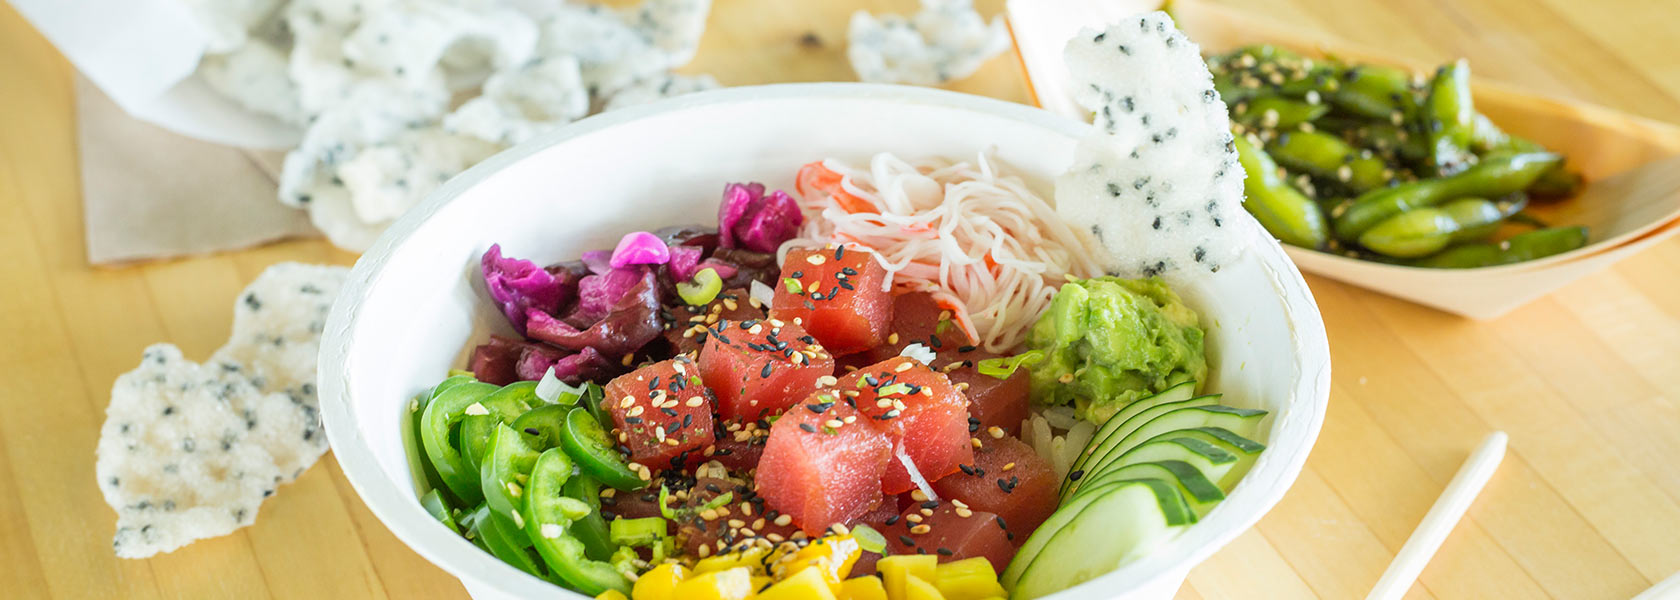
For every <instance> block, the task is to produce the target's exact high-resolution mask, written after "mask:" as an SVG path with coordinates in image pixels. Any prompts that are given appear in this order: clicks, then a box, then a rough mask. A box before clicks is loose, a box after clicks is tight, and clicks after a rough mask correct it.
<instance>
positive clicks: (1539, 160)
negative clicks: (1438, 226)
mask: <svg viewBox="0 0 1680 600" xmlns="http://www.w3.org/2000/svg"><path fill="white" fill-rule="evenodd" d="M1562 161H1563V157H1561V156H1558V155H1556V154H1552V153H1550V152H1527V153H1521V154H1509V155H1501V156H1497V157H1489V158H1487V159H1485V160H1483V161H1482V162H1480V163H1478V164H1476V165H1475V166H1473V167H1470V168H1469V169H1465V170H1464V171H1463V172H1460V173H1458V174H1456V175H1452V176H1448V177H1439V178H1435V179H1420V180H1418V181H1413V182H1409V183H1402V184H1400V185H1396V186H1392V187H1386V188H1381V189H1376V190H1371V191H1369V192H1365V193H1364V194H1361V195H1360V196H1359V198H1358V199H1356V200H1354V202H1353V204H1352V205H1350V206H1349V207H1348V209H1347V210H1346V211H1343V212H1342V213H1341V214H1340V215H1337V217H1336V223H1335V230H1336V236H1337V237H1339V238H1341V239H1343V240H1348V241H1352V240H1357V239H1359V235H1360V234H1362V233H1365V230H1367V229H1370V228H1371V227H1373V226H1375V225H1376V224H1377V223H1381V222H1383V221H1385V220H1387V219H1388V218H1389V217H1392V216H1394V215H1397V214H1400V213H1403V212H1406V211H1408V210H1412V209H1415V208H1422V207H1425V206H1436V205H1438V204H1441V203H1442V202H1446V201H1448V200H1452V199H1455V198H1466V197H1482V198H1490V197H1496V196H1504V195H1506V194H1510V193H1514V192H1518V191H1521V190H1523V189H1525V188H1527V187H1528V186H1529V184H1532V183H1534V180H1535V179H1537V178H1539V177H1540V174H1541V173H1544V172H1545V171H1546V170H1547V169H1550V168H1553V167H1555V166H1557V165H1558V164H1559V163H1561V162H1562Z"/></svg>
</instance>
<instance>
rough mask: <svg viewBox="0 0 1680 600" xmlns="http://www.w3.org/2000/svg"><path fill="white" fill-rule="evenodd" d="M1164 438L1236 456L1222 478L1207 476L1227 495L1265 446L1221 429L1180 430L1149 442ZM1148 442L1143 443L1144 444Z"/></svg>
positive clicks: (1159, 436) (1252, 464)
mask: <svg viewBox="0 0 1680 600" xmlns="http://www.w3.org/2000/svg"><path fill="white" fill-rule="evenodd" d="M1165 438H1192V439H1198V440H1202V441H1204V442H1207V443H1210V444H1213V445H1215V446H1218V447H1219V448H1220V449H1221V450H1224V451H1226V452H1230V453H1232V454H1235V455H1237V462H1236V464H1234V465H1232V466H1231V468H1229V469H1227V470H1226V471H1225V474H1224V475H1223V476H1221V477H1218V478H1214V477H1213V476H1211V475H1210V476H1209V479H1213V482H1214V483H1215V484H1218V485H1219V489H1221V490H1224V491H1225V493H1227V494H1228V493H1230V492H1231V488H1234V487H1236V486H1237V482H1238V481H1241V480H1242V477H1243V474H1245V473H1248V469H1249V468H1250V467H1253V466H1254V461H1256V460H1258V459H1259V458H1260V453H1261V451H1264V450H1265V449H1266V445H1265V444H1262V443H1260V442H1256V441H1254V440H1251V439H1248V438H1245V437H1243V436H1240V435H1237V434H1235V433H1232V432H1231V430H1229V429H1225V428H1223V427H1197V428H1195V429H1180V430H1178V431H1172V432H1167V433H1163V434H1161V435H1158V436H1155V437H1154V438H1153V439H1151V440H1149V442H1153V441H1155V440H1159V439H1165ZM1149 442H1144V444H1148V443H1149ZM1139 447H1141V446H1139ZM1204 514H1205V513H1204Z"/></svg>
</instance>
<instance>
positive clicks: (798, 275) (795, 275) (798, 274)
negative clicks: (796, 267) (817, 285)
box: [791, 271, 805, 279]
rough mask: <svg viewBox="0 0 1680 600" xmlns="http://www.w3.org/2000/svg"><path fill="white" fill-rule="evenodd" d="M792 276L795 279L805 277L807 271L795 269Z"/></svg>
mask: <svg viewBox="0 0 1680 600" xmlns="http://www.w3.org/2000/svg"><path fill="white" fill-rule="evenodd" d="M791 277H793V278H794V279H800V278H803V277H805V272H804V271H794V272H793V274H792V275H791Z"/></svg>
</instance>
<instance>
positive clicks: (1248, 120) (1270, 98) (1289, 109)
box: [1233, 95, 1330, 130]
mask: <svg viewBox="0 0 1680 600" xmlns="http://www.w3.org/2000/svg"><path fill="white" fill-rule="evenodd" d="M1241 110H1242V112H1239V113H1236V114H1235V115H1234V117H1233V118H1235V119H1236V121H1237V122H1238V123H1242V124H1243V125H1247V126H1249V127H1260V128H1264V129H1279V130H1284V129H1294V128H1296V127H1298V126H1300V124H1302V123H1307V122H1311V121H1312V120H1313V119H1317V118H1319V117H1322V116H1324V115H1325V114H1326V113H1329V112H1330V106H1329V105H1327V104H1312V103H1309V102H1305V101H1302V100H1291V99H1289V98H1284V97H1282V96H1274V95H1265V96H1257V97H1254V98H1253V99H1250V100H1249V101H1248V103H1247V105H1246V106H1242V107H1241Z"/></svg>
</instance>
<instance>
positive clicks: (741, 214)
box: [718, 183, 805, 252]
mask: <svg viewBox="0 0 1680 600" xmlns="http://www.w3.org/2000/svg"><path fill="white" fill-rule="evenodd" d="M803 222H805V215H804V214H802V213H800V212H799V203H797V202H795V201H794V200H793V198H792V197H790V196H788V195H787V192H783V191H781V190H776V191H774V192H771V193H770V194H769V195H766V194H765V193H764V184H762V183H731V184H729V185H727V186H724V188H723V202H722V203H721V204H719V205H718V236H719V245H720V246H722V247H724V248H745V249H747V250H753V251H756V252H775V251H776V249H777V248H778V247H780V246H781V245H782V242H786V241H788V240H790V239H793V236H794V235H795V234H796V233H798V231H799V225H800V224H801V223H803Z"/></svg>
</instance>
